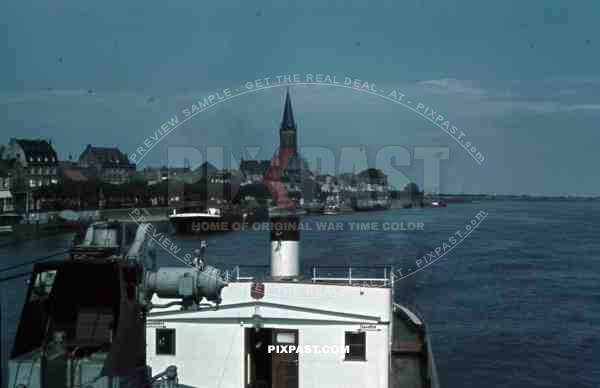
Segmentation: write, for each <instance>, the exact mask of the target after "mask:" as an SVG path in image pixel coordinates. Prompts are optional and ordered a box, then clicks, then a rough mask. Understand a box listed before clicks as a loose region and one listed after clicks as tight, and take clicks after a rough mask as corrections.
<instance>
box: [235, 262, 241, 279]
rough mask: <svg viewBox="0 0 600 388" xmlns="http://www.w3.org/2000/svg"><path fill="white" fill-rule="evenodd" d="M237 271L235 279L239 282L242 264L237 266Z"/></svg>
mask: <svg viewBox="0 0 600 388" xmlns="http://www.w3.org/2000/svg"><path fill="white" fill-rule="evenodd" d="M235 272H236V279H235V280H236V281H238V282H239V281H240V266H239V265H236V266H235Z"/></svg>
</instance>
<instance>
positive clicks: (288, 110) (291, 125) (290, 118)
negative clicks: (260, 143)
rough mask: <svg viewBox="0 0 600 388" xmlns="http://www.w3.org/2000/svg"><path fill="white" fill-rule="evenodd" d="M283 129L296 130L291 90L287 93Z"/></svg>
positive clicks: (282, 121) (282, 122)
mask: <svg viewBox="0 0 600 388" xmlns="http://www.w3.org/2000/svg"><path fill="white" fill-rule="evenodd" d="M281 128H282V129H296V123H295V122H294V112H293V111H292V100H291V98H290V89H289V88H288V89H287V91H286V93H285V104H284V107H283V119H282V120H281Z"/></svg>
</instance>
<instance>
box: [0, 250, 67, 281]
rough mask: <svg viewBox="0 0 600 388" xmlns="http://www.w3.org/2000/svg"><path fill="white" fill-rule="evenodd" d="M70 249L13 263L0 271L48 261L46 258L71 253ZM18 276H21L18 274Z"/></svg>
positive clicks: (0, 279) (1, 279)
mask: <svg viewBox="0 0 600 388" xmlns="http://www.w3.org/2000/svg"><path fill="white" fill-rule="evenodd" d="M69 251H70V249H66V250H64V251H60V252H55V253H52V254H50V255H47V256H43V257H38V258H36V259H33V260H29V261H26V262H25V263H21V264H15V265H11V266H9V267H4V268H0V273H1V272H6V271H12V270H13V269H16V268H20V267H25V266H28V265H32V264H36V263H39V262H42V261H46V260H48V259H50V258H52V257H56V256H59V255H64V254H67V253H69ZM30 272H31V271H30ZM30 272H28V273H30ZM14 276H17V275H14ZM21 276H24V275H21ZM9 277H10V276H9ZM17 277H19V276H17ZM4 279H6V278H0V281H3V280H4ZM8 280H10V279H8Z"/></svg>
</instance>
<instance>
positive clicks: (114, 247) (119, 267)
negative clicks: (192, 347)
mask: <svg viewBox="0 0 600 388" xmlns="http://www.w3.org/2000/svg"><path fill="white" fill-rule="evenodd" d="M147 229H148V224H140V225H138V224H135V223H128V224H125V223H122V224H121V223H111V222H97V223H94V224H91V225H90V226H89V227H88V228H87V230H86V231H85V233H82V234H81V235H79V236H78V237H76V239H75V241H74V242H73V246H72V249H71V251H70V255H69V257H68V258H66V260H61V261H56V262H45V263H40V264H37V265H35V266H34V268H33V273H32V275H31V279H30V282H29V288H28V290H27V296H26V300H25V304H24V307H23V310H22V313H21V318H20V321H19V324H18V328H17V335H16V338H15V342H14V345H13V349H12V353H11V355H10V360H9V363H8V364H9V365H8V386H9V387H11V388H16V387H19V388H38V387H39V388H50V387H52V388H56V387H61V388H62V387H69V388H70V387H80V388H92V387H93V388H109V387H110V388H114V387H158V386H160V387H169V386H170V387H176V386H177V387H185V386H184V385H180V384H178V383H177V368H176V367H175V366H170V367H168V368H166V370H164V371H159V372H161V373H158V374H156V375H154V377H152V371H151V370H150V368H149V367H148V366H147V363H146V344H145V337H146V334H145V331H146V315H147V313H148V312H149V311H150V310H151V309H152V308H155V307H156V308H158V307H164V306H154V305H152V303H151V298H152V296H153V295H158V296H160V297H162V298H177V299H178V302H177V304H179V305H181V308H182V309H185V310H188V309H189V310H195V309H200V308H202V301H203V300H204V299H206V300H207V301H211V302H213V303H216V304H217V305H218V304H219V303H220V302H221V296H220V295H221V290H222V288H223V287H225V286H226V285H227V284H226V282H225V281H224V280H223V278H222V276H221V274H220V272H219V270H218V269H216V268H214V267H211V266H209V265H203V266H202V267H201V268H192V267H187V266H186V267H162V268H157V266H156V251H155V243H154V241H153V240H152V238H151V237H150V235H149V234H148V233H147ZM202 262H203V263H206V260H205V259H204V260H203V261H202Z"/></svg>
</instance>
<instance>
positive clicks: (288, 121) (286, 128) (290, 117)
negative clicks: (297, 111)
mask: <svg viewBox="0 0 600 388" xmlns="http://www.w3.org/2000/svg"><path fill="white" fill-rule="evenodd" d="M279 147H280V148H293V149H294V150H295V152H294V155H293V156H292V159H291V160H290V162H289V163H288V165H287V168H286V169H285V171H284V174H283V175H284V176H287V177H289V178H290V179H291V181H292V182H294V183H299V182H300V178H301V166H300V159H299V157H298V155H299V153H298V128H297V127H296V122H295V121H294V112H293V111H292V99H291V98H290V91H289V89H288V90H287V91H286V93H285V103H284V105H283V118H282V119H281V126H280V127H279Z"/></svg>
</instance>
